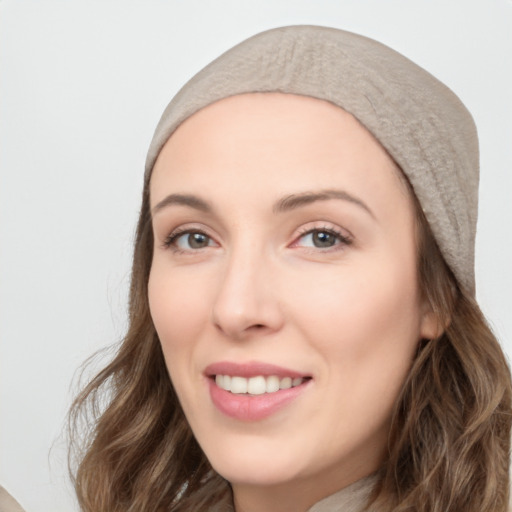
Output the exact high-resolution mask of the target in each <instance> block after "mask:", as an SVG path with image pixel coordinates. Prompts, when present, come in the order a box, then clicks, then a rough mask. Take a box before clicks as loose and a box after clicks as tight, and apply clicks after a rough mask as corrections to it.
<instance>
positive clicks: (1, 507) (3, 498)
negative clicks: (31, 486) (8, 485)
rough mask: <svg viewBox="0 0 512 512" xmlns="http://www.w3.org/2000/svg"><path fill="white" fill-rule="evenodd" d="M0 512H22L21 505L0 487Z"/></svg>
mask: <svg viewBox="0 0 512 512" xmlns="http://www.w3.org/2000/svg"><path fill="white" fill-rule="evenodd" d="M0 512H24V510H23V509H22V508H21V505H20V504H19V503H18V502H17V501H16V500H15V499H14V498H13V497H12V496H11V495H10V494H9V493H8V492H7V491H6V490H5V489H4V488H3V487H2V486H1V485H0Z"/></svg>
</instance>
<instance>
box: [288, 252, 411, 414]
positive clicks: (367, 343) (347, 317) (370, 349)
mask: <svg viewBox="0 0 512 512" xmlns="http://www.w3.org/2000/svg"><path fill="white" fill-rule="evenodd" d="M396 261H397V260H396V259H395V258H390V261H389V262H388V263H387V262H386V259H385V258H380V259H379V265H374V266H372V265H362V266H361V271H358V269H357V268H355V267H354V266H350V267H347V268H344V269H339V272H331V273H330V274H329V275H326V276H316V279H310V280H308V283H305V282H304V283H302V287H303V288H304V287H306V286H307V289H308V293H304V289H303V291H302V293H301V292H300V286H299V287H298V289H296V290H294V291H293V292H292V293H291V295H292V296H295V304H296V306H297V311H296V313H295V315H294V316H295V317H297V318H300V319H301V320H300V324H299V328H300V329H301V330H302V332H303V333H304V336H305V337H306V338H307V339H309V340H312V343H314V345H315V348H316V349H317V350H318V351H319V352H320V353H321V354H322V358H323V360H324V362H325V365H326V372H324V374H325V375H327V376H328V377H327V378H328V379H329V380H330V384H331V385H330V386H329V388H330V389H339V388H340V387H341V388H343V389H345V390H350V393H345V394H344V395H343V397H342V399H343V400H347V401H349V402H351V403H352V404H353V405H354V406H355V405H356V404H357V403H358V402H359V403H364V402H366V403H367V402H368V401H376V402H378V401H380V400H382V399H383V398H385V399H386V402H387V405H386V406H385V407H386V408H389V407H390V406H391V404H392V403H393V402H394V400H395V398H396V395H397V394H398V392H399V389H400V387H401V385H402V383H403V381H404V379H405V376H406V375H407V372H408V370H409V368H410V365H411V362H412V359H413V357H414V354H415V351H416V346H417V343H418V341H419V339H420V335H419V329H420V310H419V304H418V298H417V286H416V271H415V261H414V258H411V261H408V262H407V264H406V265H400V264H397V263H396Z"/></svg>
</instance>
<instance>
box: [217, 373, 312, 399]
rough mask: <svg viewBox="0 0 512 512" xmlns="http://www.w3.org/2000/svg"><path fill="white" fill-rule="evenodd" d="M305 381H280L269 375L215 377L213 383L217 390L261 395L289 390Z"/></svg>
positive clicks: (287, 379)
mask: <svg viewBox="0 0 512 512" xmlns="http://www.w3.org/2000/svg"><path fill="white" fill-rule="evenodd" d="M304 380H305V379H303V378H302V377H295V378H294V379H292V378H291V377H283V378H282V379H280V378H279V377H278V376H277V375H269V376H268V377H264V376H263V375H258V376H256V377H250V378H249V379H246V378H245V377H239V376H237V375H233V376H232V375H216V376H215V383H216V384H217V386H219V388H222V389H224V390H226V391H231V393H236V394H243V393H248V394H250V395H263V394H264V393H275V392H276V391H279V390H280V389H290V388H291V387H296V386H300V385H301V384H302V383H303V382H304Z"/></svg>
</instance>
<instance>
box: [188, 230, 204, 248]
mask: <svg viewBox="0 0 512 512" xmlns="http://www.w3.org/2000/svg"><path fill="white" fill-rule="evenodd" d="M188 243H189V245H190V247H192V249H201V248H202V247H206V246H207V245H208V237H207V236H206V235H203V234H202V233H190V235H188Z"/></svg>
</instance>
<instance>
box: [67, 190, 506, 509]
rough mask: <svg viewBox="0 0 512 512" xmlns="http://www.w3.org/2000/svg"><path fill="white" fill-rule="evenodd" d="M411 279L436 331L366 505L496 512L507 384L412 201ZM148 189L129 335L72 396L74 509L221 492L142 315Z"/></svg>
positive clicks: (191, 499) (159, 504)
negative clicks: (414, 254) (414, 255)
mask: <svg viewBox="0 0 512 512" xmlns="http://www.w3.org/2000/svg"><path fill="white" fill-rule="evenodd" d="M412 195H413V198H414V201H415V205H416V214H417V250H418V280H419V287H420V290H421V293H422V294H423V297H424V299H425V300H426V301H428V304H429V305H430V307H431V309H432V311H433V313H434V314H435V315H436V318H437V319H438V321H439V325H440V326H443V333H442V334H441V335H440V336H439V337H438V338H437V339H433V340H422V341H421V342H420V343H419V345H418V349H417V353H416V356H415V358H414V361H413V362H412V366H411V370H410V372H409V375H408V377H407V379H406V381H405V382H404V384H403V387H402V390H401V393H400V396H399V397H398V399H397V402H396V405H395V408H394V412H393V416H392V423H391V429H390V434H389V447H388V456H387V459H386V461H385V463H384V465H383V467H382V469H381V470H380V471H379V474H378V479H377V484H376V486H375V488H374V491H373V493H372V496H371V500H370V501H371V505H370V507H371V508H372V510H373V507H375V509H376V510H378V511H379V512H391V511H393V512H405V511H414V512H505V510H506V509H507V504H508V486H509V474H508V471H509V449H510V427H511V381H510V373H509V369H508V366H507V362H506V360H505V357H504V354H503V352H502V350H501V348H500V346H499V343H498V342H497V340H496V338H495V336H494V335H493V334H492V332H491V329H490V328H489V326H488V325H487V323H486V321H485V319H484V317H483V315H482V313H481V311H480V309H479V307H478V305H477V304H476V302H475V300H474V299H473V298H472V296H471V295H470V294H469V293H467V292H465V291H464V290H463V289H461V287H460V286H459V285H458V283H457V281H456V279H455V278H454V276H453V274H452V272H451V271H450V269H449V268H448V266H447V265H446V263H445V261H444V259H443V257H442V256H441V253H440V251H439V249H438V246H437V244H436V241H435V239H434V237H433V235H432V233H431V230H430V227H429V225H428V223H427V221H426V219H425V217H424V215H423V213H422V210H421V207H420V205H419V203H418V200H417V199H416V197H415V196H414V193H413V194H412ZM152 257H153V233H152V227H151V215H150V207H149V184H148V183H146V185H145V187H144V191H143V201H142V208H141V212H140V217H139V222H138V227H137V232H136V240H135V247H134V257H133V267H132V276H131V286H130V296H129V327H128V332H127V334H126V336H125V338H124V340H123V342H122V343H121V345H120V346H119V348H118V349H117V352H116V354H115V357H114V358H113V360H112V361H111V362H110V364H108V366H106V368H104V369H103V370H102V371H100V372H99V373H98V374H97V375H96V376H95V377H94V378H93V379H92V380H91V381H90V383H89V384H87V385H86V387H85V388H84V389H83V390H82V391H81V393H80V394H79V395H78V396H77V398H76V399H75V401H74V403H73V405H72V408H71V410H70V415H69V427H70V470H71V474H72V478H73V482H74V485H75V489H76V493H77V496H78V501H79V504H80V507H81V509H82V510H83V511H84V512H103V511H105V512H135V511H140V510H144V511H145V512H156V511H164V510H165V511H172V512H179V511H190V510H194V511H207V510H209V509H210V508H211V507H212V506H213V504H214V503H216V502H217V501H219V500H222V499H225V498H226V493H231V488H230V486H229V483H228V482H226V480H224V479H223V478H222V477H221V476H220V475H218V474H217V473H216V472H215V471H214V470H213V469H212V467H211V465H210V464H209V462H208V460H207V459H206V457H205V455H204V453H203V452H202V450H201V449H200V447H199V445H198V444H197V442H196V440H195V438H194V436H193V434H192V432H191V429H190V427H189V425H188V423H187V420H186V418H185V416H184V414H183V411H182V409H181V406H180V404H179V401H178V398H177V396H176V393H175V391H174V389H173V386H172V384H171V381H170V378H169V375H168V372H167V368H166V365H165V361H164V357H163V354H162V350H161V346H160V342H159V339H158V336H157V334H156V331H155V328H154V326H153V322H152V319H151V316H150V311H149V305H148V297H147V285H148V278H149V273H150V269H151V262H152Z"/></svg>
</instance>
